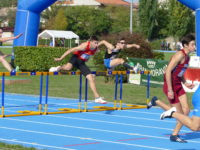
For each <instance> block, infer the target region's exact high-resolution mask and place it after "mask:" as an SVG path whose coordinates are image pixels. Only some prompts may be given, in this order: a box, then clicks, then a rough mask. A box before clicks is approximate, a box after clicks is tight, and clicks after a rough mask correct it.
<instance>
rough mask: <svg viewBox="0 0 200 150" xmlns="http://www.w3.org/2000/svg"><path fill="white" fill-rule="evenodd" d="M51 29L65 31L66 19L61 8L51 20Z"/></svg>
mask: <svg viewBox="0 0 200 150" xmlns="http://www.w3.org/2000/svg"><path fill="white" fill-rule="evenodd" d="M53 20H54V22H53V24H52V28H51V29H54V30H66V29H67V18H66V16H65V12H64V10H63V9H62V8H61V9H59V10H58V14H57V15H56V16H55V18H54V19H53Z"/></svg>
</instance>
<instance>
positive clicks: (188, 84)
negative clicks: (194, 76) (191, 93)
mask: <svg viewBox="0 0 200 150" xmlns="http://www.w3.org/2000/svg"><path fill="white" fill-rule="evenodd" d="M185 86H186V87H187V88H189V89H193V88H194V86H195V85H194V84H192V83H187V82H186V83H185Z"/></svg>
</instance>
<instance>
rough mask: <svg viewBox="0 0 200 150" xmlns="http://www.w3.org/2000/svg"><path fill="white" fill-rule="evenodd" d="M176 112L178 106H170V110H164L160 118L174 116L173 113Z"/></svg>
mask: <svg viewBox="0 0 200 150" xmlns="http://www.w3.org/2000/svg"><path fill="white" fill-rule="evenodd" d="M174 112H176V107H172V108H170V109H169V110H167V111H165V112H163V113H162V114H161V115H160V119H161V120H163V119H165V118H172V114H173V113H174Z"/></svg>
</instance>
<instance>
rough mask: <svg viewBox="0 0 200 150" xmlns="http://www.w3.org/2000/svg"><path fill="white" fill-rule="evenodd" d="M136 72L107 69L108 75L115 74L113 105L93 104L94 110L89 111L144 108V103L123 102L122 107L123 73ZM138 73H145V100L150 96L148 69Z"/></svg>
mask: <svg viewBox="0 0 200 150" xmlns="http://www.w3.org/2000/svg"><path fill="white" fill-rule="evenodd" d="M131 73H136V72H134V71H108V75H111V74H113V75H115V92H114V106H113V107H108V106H94V108H95V109H94V110H90V111H98V109H99V111H107V110H126V109H142V108H146V106H144V105H133V104H125V107H123V100H122V94H123V75H125V74H131ZM138 73H139V74H146V75H147V89H146V102H147V103H148V101H149V96H150V72H149V71H139V72H138ZM119 75H120V87H119V98H118V85H119V84H118V83H119V80H118V79H119Z"/></svg>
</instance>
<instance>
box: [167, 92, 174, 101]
mask: <svg viewBox="0 0 200 150" xmlns="http://www.w3.org/2000/svg"><path fill="white" fill-rule="evenodd" d="M167 96H168V98H169V99H174V92H173V91H168V94H167Z"/></svg>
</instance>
